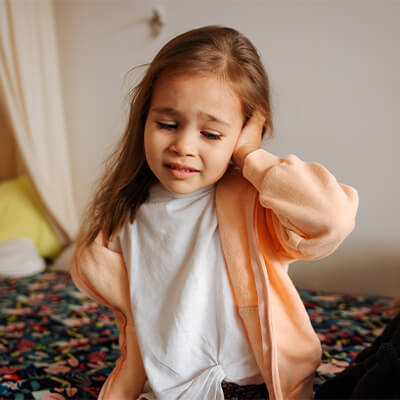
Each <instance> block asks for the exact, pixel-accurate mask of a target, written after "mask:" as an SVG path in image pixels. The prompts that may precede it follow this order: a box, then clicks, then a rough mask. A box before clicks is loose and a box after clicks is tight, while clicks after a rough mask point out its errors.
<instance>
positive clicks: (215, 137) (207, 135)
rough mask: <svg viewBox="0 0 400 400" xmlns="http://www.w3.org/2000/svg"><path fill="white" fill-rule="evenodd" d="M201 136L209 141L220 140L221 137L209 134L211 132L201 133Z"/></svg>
mask: <svg viewBox="0 0 400 400" xmlns="http://www.w3.org/2000/svg"><path fill="white" fill-rule="evenodd" d="M201 134H202V135H203V136H204V137H206V138H207V139H211V140H221V135H218V134H216V133H211V132H204V131H203V132H201Z"/></svg>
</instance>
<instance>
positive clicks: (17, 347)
mask: <svg viewBox="0 0 400 400" xmlns="http://www.w3.org/2000/svg"><path fill="white" fill-rule="evenodd" d="M299 292H300V295H301V298H302V299H303V301H304V304H305V306H306V308H307V311H308V313H309V316H310V318H311V322H312V324H313V326H314V328H315V330H316V331H317V333H318V335H319V338H320V340H321V344H322V349H323V359H322V363H321V366H320V367H319V368H318V370H317V374H316V378H315V385H314V388H317V387H318V385H321V384H322V383H323V382H324V381H325V380H327V379H329V378H331V377H333V376H334V375H335V374H336V373H338V372H339V371H342V370H343V369H344V368H345V367H347V366H348V365H349V364H350V363H351V362H352V360H353V359H354V358H355V356H356V355H357V354H358V353H359V352H360V351H361V350H362V349H364V348H365V347H366V346H368V345H369V344H370V343H371V342H372V341H373V340H374V339H375V338H376V337H377V336H379V335H380V333H381V332H382V330H383V328H384V327H385V326H386V324H387V323H388V321H389V320H390V316H389V314H388V310H389V305H390V302H391V299H390V298H387V297H364V296H355V295H351V294H345V295H341V294H340V295H339V294H328V293H322V292H315V291H309V290H300V291H299ZM118 357H119V347H118V332H117V329H116V327H115V324H114V320H113V316H112V313H111V312H110V310H108V309H107V308H104V307H102V306H99V305H98V304H96V303H95V302H93V301H91V300H89V299H87V298H85V297H83V296H82V295H81V294H80V292H79V291H78V290H77V289H76V288H75V286H74V284H73V283H72V281H71V279H70V277H69V275H68V274H67V273H65V272H46V273H41V274H37V275H34V276H32V277H29V278H21V279H9V278H0V400H3V399H16V400H24V399H36V400H39V399H40V400H42V399H43V400H44V399H46V400H49V399H52V400H64V399H79V400H85V399H95V398H97V395H98V393H99V391H100V388H101V386H102V384H103V383H104V380H105V379H106V377H107V376H108V375H109V374H110V373H111V371H112V369H113V368H114V363H115V361H116V359H117V358H118ZM223 389H224V393H225V398H227V399H253V400H256V399H265V398H266V396H267V392H266V389H265V385H252V386H237V385H234V384H229V383H225V382H224V383H223Z"/></svg>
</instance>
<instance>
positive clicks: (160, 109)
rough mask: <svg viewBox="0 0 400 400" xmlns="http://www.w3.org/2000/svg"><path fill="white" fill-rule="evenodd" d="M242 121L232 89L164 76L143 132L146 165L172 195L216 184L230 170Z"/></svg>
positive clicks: (212, 81)
mask: <svg viewBox="0 0 400 400" xmlns="http://www.w3.org/2000/svg"><path fill="white" fill-rule="evenodd" d="M243 122H244V118H243V113H242V106H241V102H240V99H239V97H238V96H237V95H236V94H235V92H234V91H233V90H232V88H231V86H230V85H229V84H228V83H227V82H224V81H223V80H221V79H218V78H217V77H214V76H212V75H189V74H185V73H175V74H164V75H161V76H160V78H159V79H158V80H157V82H156V85H155V87H154V90H153V94H152V99H151V104H150V108H149V113H148V115H147V119H146V123H145V129H144V149H145V155H146V160H147V163H148V165H149V167H150V169H151V170H152V172H153V173H154V175H155V176H156V177H157V178H158V180H159V181H160V182H161V183H162V184H163V186H164V187H165V188H166V189H167V190H169V191H171V192H174V193H191V192H194V191H195V190H198V189H201V188H203V187H206V186H208V185H211V184H213V183H215V182H217V181H218V180H219V179H220V178H221V177H222V176H223V175H224V173H225V171H226V169H227V168H228V165H229V162H230V160H231V157H232V153H233V150H234V148H235V144H236V142H237V139H238V137H239V135H240V132H241V130H242V126H243Z"/></svg>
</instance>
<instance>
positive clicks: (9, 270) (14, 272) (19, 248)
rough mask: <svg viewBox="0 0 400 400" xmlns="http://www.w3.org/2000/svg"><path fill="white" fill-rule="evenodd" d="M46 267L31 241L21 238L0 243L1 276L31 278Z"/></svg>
mask: <svg viewBox="0 0 400 400" xmlns="http://www.w3.org/2000/svg"><path fill="white" fill-rule="evenodd" d="M45 267H46V263H45V262H44V259H43V258H42V257H41V256H40V255H39V253H38V251H37V248H36V246H35V244H34V243H33V242H32V240H31V239H29V238H25V237H21V238H15V239H10V240H6V241H4V242H0V275H1V276H6V277H23V276H29V275H33V274H36V273H39V272H42V271H44V269H45Z"/></svg>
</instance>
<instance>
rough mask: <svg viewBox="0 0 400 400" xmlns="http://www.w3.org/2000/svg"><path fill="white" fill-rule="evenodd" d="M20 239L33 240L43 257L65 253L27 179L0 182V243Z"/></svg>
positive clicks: (25, 177) (24, 177)
mask: <svg viewBox="0 0 400 400" xmlns="http://www.w3.org/2000/svg"><path fill="white" fill-rule="evenodd" d="M20 237H27V238H30V239H32V241H33V243H35V245H36V247H37V249H38V252H39V254H40V255H41V256H42V257H46V258H54V257H56V256H57V255H58V253H59V252H60V251H61V249H62V244H61V242H60V240H59V239H58V238H57V236H56V234H55V233H54V231H53V229H52V227H51V225H50V224H49V222H48V220H47V217H46V215H45V213H44V209H43V206H42V204H41V202H40V199H39V197H38V195H37V194H36V192H35V189H34V188H33V186H32V184H31V182H30V180H29V178H28V177H27V176H21V177H19V178H16V179H11V180H7V181H3V182H0V242H3V241H5V240H9V239H15V238H20Z"/></svg>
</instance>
